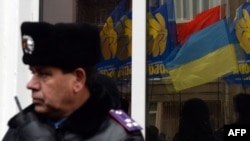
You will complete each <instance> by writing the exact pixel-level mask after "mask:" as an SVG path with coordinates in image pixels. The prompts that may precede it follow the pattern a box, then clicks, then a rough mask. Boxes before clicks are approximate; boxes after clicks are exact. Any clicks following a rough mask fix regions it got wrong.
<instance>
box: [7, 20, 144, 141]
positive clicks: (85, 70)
mask: <svg viewBox="0 0 250 141" xmlns="http://www.w3.org/2000/svg"><path fill="white" fill-rule="evenodd" d="M21 35H22V48H23V53H24V55H23V58H22V59H23V63H24V64H26V65H28V66H29V69H30V71H31V72H32V78H31V79H30V81H29V82H28V83H27V88H28V89H29V90H31V92H32V94H31V97H32V104H31V105H30V106H28V107H26V108H25V109H24V110H22V111H21V112H20V113H18V114H17V115H15V116H14V117H13V118H11V119H10V121H9V122H8V125H9V130H8V131H7V133H6V135H5V136H4V139H3V141H128V140H131V141H132V140H133V141H143V140H144V139H143V136H142V134H141V131H140V129H141V128H140V126H139V125H138V124H137V123H136V122H135V121H134V120H133V119H131V118H130V117H128V116H127V115H126V113H125V112H123V111H122V110H112V109H113V108H117V106H118V105H119V103H117V101H116V100H117V99H119V98H117V97H114V96H115V95H116V92H117V91H110V90H112V87H114V89H115V86H111V87H110V88H108V89H107V88H106V86H107V84H105V85H104V84H103V83H102V82H105V81H103V80H104V79H103V77H101V79H100V76H99V75H98V74H97V72H96V70H95V65H96V64H97V63H98V62H99V60H100V56H101V47H100V37H99V31H98V28H97V27H96V26H94V25H91V24H88V23H81V24H80V23H79V24H72V23H69V24H66V23H58V24H55V25H52V24H49V23H45V22H24V23H23V24H22V25H21ZM105 79H106V78H105ZM100 80H102V81H100ZM113 93H114V94H113Z"/></svg>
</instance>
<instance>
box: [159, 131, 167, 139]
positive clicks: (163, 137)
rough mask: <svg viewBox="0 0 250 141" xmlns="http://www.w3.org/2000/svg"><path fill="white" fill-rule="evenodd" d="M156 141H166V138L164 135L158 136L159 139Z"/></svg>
mask: <svg viewBox="0 0 250 141" xmlns="http://www.w3.org/2000/svg"><path fill="white" fill-rule="evenodd" d="M158 141H167V136H166V134H164V133H160V134H159V139H158Z"/></svg>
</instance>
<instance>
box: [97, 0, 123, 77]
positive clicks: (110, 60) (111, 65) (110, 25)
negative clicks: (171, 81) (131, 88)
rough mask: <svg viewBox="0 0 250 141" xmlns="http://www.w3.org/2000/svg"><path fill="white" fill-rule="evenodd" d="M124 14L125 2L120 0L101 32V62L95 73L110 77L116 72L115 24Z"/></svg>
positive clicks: (116, 36) (116, 37)
mask: <svg viewBox="0 0 250 141" xmlns="http://www.w3.org/2000/svg"><path fill="white" fill-rule="evenodd" d="M125 13H126V0H122V1H121V2H120V3H119V4H118V5H117V6H116V7H115V9H114V10H113V11H112V13H111V14H110V16H109V17H108V18H107V20H106V22H105V24H104V26H103V28H102V30H101V32H100V37H101V44H102V60H101V62H100V63H99V64H98V65H97V71H98V72H100V73H102V74H104V75H108V76H110V77H115V76H116V71H117V66H116V65H117V62H118V60H117V39H118V35H117V31H116V30H115V24H116V23H117V22H119V20H120V18H121V17H122V16H123V15H124V14H125Z"/></svg>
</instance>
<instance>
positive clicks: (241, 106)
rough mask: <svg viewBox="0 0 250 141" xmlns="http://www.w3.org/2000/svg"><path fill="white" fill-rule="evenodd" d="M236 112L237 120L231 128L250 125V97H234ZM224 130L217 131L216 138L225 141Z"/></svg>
mask: <svg viewBox="0 0 250 141" xmlns="http://www.w3.org/2000/svg"><path fill="white" fill-rule="evenodd" d="M233 106H234V111H235V112H236V114H237V120H236V121H235V122H233V123H231V124H228V125H229V126H235V125H250V95H249V94H245V93H239V94H237V95H235V96H234V97H233ZM223 136H224V128H223V127H222V128H220V129H219V130H217V131H216V138H217V139H218V140H220V141H223Z"/></svg>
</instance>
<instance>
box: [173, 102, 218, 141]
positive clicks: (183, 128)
mask: <svg viewBox="0 0 250 141" xmlns="http://www.w3.org/2000/svg"><path fill="white" fill-rule="evenodd" d="M173 141H215V135H214V132H213V129H212V126H211V123H210V116H209V108H208V106H207V104H206V103H205V102H204V101H203V100H201V99H199V98H193V99H189V100H187V101H186V102H185V103H184V105H183V107H182V110H181V114H180V123H179V130H178V132H177V133H176V134H175V136H174V140H173Z"/></svg>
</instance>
